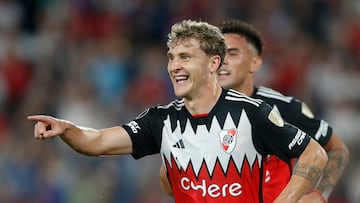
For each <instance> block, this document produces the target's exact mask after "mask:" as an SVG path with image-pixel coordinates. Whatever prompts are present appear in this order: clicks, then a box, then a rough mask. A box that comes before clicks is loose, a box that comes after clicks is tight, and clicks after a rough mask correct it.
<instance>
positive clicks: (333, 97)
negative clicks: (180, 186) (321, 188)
mask: <svg viewBox="0 0 360 203" xmlns="http://www.w3.org/2000/svg"><path fill="white" fill-rule="evenodd" d="M188 18H191V19H203V20H205V21H209V22H210V23H213V24H217V23H219V22H221V21H222V20H224V19H228V18H239V19H241V20H244V21H247V22H249V23H251V24H253V25H254V26H256V27H257V28H258V29H259V30H260V31H261V33H262V35H263V37H264V39H265V42H266V44H265V49H264V61H263V68H262V69H261V72H260V73H259V74H258V75H257V78H256V80H258V81H257V83H258V84H264V85H266V86H270V87H273V88H276V89H279V90H281V91H282V92H283V93H284V94H289V95H294V96H296V97H299V98H303V100H304V101H306V102H307V103H308V104H309V105H310V106H311V107H312V109H314V110H315V111H317V112H316V113H317V114H319V115H322V117H324V118H325V119H326V120H328V121H329V122H330V124H331V125H332V126H334V128H336V129H338V131H339V135H341V136H343V137H342V139H343V140H344V141H346V144H348V146H349V149H350V153H351V154H352V155H351V161H350V163H351V164H350V166H349V168H348V172H347V173H346V176H345V177H343V179H342V180H341V184H339V185H338V186H337V188H336V189H335V191H334V193H333V194H332V196H331V198H330V200H329V203H338V202H341V203H359V202H360V196H359V194H360V186H359V184H358V183H359V180H360V174H359V168H360V167H359V166H360V159H359V157H357V156H356V154H358V153H359V149H358V145H359V144H360V139H359V135H360V128H359V123H360V116H359V115H360V105H359V104H360V92H359V91H360V90H359V88H358V87H360V68H359V67H360V21H359V20H358V19H359V18H360V1H358V0H347V1H343V0H337V1H326V0H306V1H304V0H294V1H283V0H273V1H261V0H253V1H249V0H243V1H231V0H225V1H215V0H208V1H204V0H195V1H189V0H185V1H180V0H170V1H165V0H121V1H117V0H108V1H102V0H48V1H44V0H35V1H26V0H0V182H1V184H0V202H4V203H16V202H22V203H33V202H36V203H69V202H76V203H82V202H86V203H89V202H102V203H114V202H128V203H137V202H172V199H171V198H170V197H167V196H165V194H163V193H162V192H161V190H160V185H159V180H158V178H159V177H158V166H159V164H160V157H157V156H154V157H149V158H147V160H145V161H143V162H141V163H139V162H136V161H135V160H133V159H132V158H131V157H130V156H129V157H121V158H119V157H102V158H93V157H85V156H81V155H77V154H75V153H73V152H72V151H71V150H70V149H68V147H67V146H64V145H63V144H62V143H60V142H58V140H57V139H54V140H52V141H53V143H52V144H50V145H48V144H47V145H44V144H42V143H41V142H38V141H34V139H33V138H32V137H31V136H32V125H31V124H30V123H28V121H26V119H25V118H26V115H29V114H38V113H44V114H52V115H54V116H60V117H64V118H67V119H69V120H73V121H75V122H76V121H78V122H83V123H81V124H83V125H90V126H94V125H95V123H96V124H97V125H98V126H95V127H98V128H104V127H107V126H112V125H114V124H119V123H124V122H127V121H128V118H132V117H134V116H135V115H137V114H139V113H141V111H143V110H145V109H143V108H145V107H147V106H149V105H155V104H159V103H164V104H166V103H167V102H168V101H170V100H171V99H173V98H174V95H173V93H172V91H171V86H170V81H168V78H167V76H166V74H167V70H166V66H167V57H166V51H167V50H165V49H166V46H165V41H166V34H167V33H168V31H169V29H170V28H169V26H170V25H171V24H172V23H174V22H175V21H178V20H182V19H188ZM100 112H102V113H100ZM55 154H56V155H55ZM64 177H70V178H64Z"/></svg>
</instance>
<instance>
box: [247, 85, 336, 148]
mask: <svg viewBox="0 0 360 203" xmlns="http://www.w3.org/2000/svg"><path fill="white" fill-rule="evenodd" d="M252 98H256V99H261V100H264V101H265V102H266V103H267V104H269V105H270V106H272V107H273V108H277V109H278V111H279V113H280V114H281V117H282V118H283V119H284V120H285V121H286V122H289V123H291V124H292V125H295V126H296V127H298V128H300V129H301V130H303V131H304V132H305V133H306V134H308V135H309V136H311V137H312V138H314V139H315V140H316V141H317V142H318V143H319V144H320V145H321V146H325V145H326V144H327V143H328V141H329V140H330V137H331V134H332V132H333V130H332V128H331V126H330V125H329V124H328V123H327V122H326V121H325V120H323V119H321V118H318V117H315V116H314V115H313V113H312V112H311V110H310V109H309V107H308V106H307V105H306V103H304V102H303V101H300V100H298V99H297V98H295V97H290V96H284V95H283V94H281V93H280V92H278V91H276V90H273V89H271V88H268V87H262V86H260V87H256V88H255V91H254V93H253V95H252Z"/></svg>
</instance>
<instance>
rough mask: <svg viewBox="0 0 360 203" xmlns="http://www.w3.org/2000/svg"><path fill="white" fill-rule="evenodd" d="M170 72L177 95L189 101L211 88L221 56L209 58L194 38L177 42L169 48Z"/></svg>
mask: <svg viewBox="0 0 360 203" xmlns="http://www.w3.org/2000/svg"><path fill="white" fill-rule="evenodd" d="M167 55H168V59H169V62H168V72H169V76H170V79H171V81H172V84H173V87H174V92H175V95H176V96H178V97H185V98H187V99H191V98H194V97H195V96H197V95H199V94H201V91H204V89H205V88H207V87H208V86H209V80H213V81H215V78H214V77H212V76H211V74H212V73H214V72H215V71H216V69H217V67H218V66H219V63H220V57H219V56H209V55H207V54H205V52H204V51H203V50H202V49H201V48H200V45H199V42H198V41H197V40H195V39H194V38H190V39H189V40H185V41H177V42H176V43H174V44H172V46H170V47H169V51H168V53H167Z"/></svg>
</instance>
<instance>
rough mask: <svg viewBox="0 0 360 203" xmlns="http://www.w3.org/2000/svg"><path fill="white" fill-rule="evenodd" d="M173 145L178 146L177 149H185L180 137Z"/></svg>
mask: <svg viewBox="0 0 360 203" xmlns="http://www.w3.org/2000/svg"><path fill="white" fill-rule="evenodd" d="M173 147H176V148H179V149H185V145H184V142H183V141H182V139H180V140H179V141H177V142H176V143H175V144H174V145H173Z"/></svg>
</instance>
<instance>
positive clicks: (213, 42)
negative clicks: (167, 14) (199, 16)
mask: <svg viewBox="0 0 360 203" xmlns="http://www.w3.org/2000/svg"><path fill="white" fill-rule="evenodd" d="M191 38H194V39H196V40H198V41H199V44H200V48H201V49H202V50H203V51H204V52H205V53H206V54H208V55H219V56H220V57H221V63H222V62H223V61H224V58H225V54H226V44H225V39H224V36H223V34H222V33H221V31H220V29H219V28H218V27H216V26H214V25H211V24H209V23H207V22H201V21H193V20H183V21H181V22H178V23H176V24H174V25H173V26H172V27H171V31H170V33H169V34H168V41H167V43H166V44H167V46H168V47H170V46H172V45H174V44H176V43H178V42H182V43H184V42H185V41H187V40H190V39H191ZM221 63H220V64H221Z"/></svg>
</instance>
